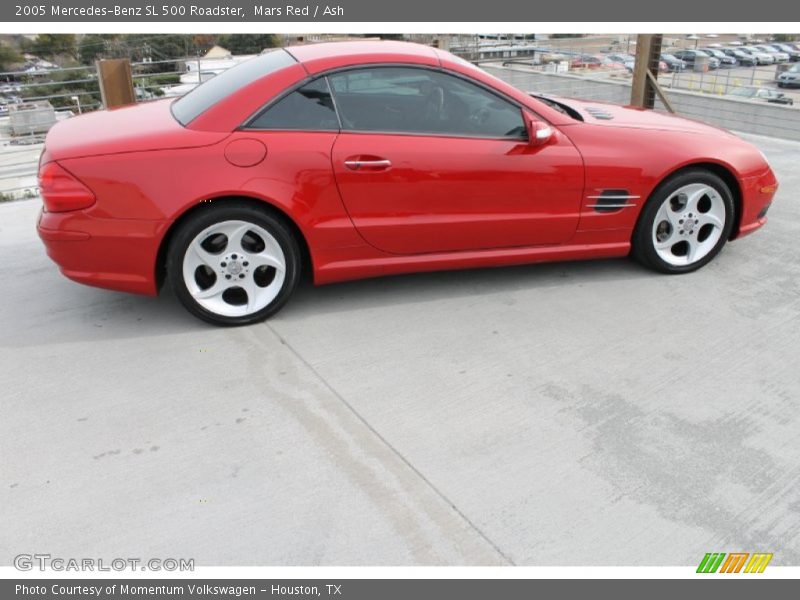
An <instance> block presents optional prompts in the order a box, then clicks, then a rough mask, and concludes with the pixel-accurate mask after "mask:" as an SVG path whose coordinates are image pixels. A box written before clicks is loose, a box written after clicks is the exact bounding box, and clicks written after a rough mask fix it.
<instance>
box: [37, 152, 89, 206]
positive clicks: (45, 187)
mask: <svg viewBox="0 0 800 600" xmlns="http://www.w3.org/2000/svg"><path fill="white" fill-rule="evenodd" d="M39 190H40V191H41V193H42V200H44V205H45V208H47V210H48V211H49V212H67V211H70V210H80V209H81V208H88V207H90V206H91V205H92V204H94V203H95V200H96V198H95V196H94V194H93V193H92V190H90V189H89V188H87V187H86V186H85V185H83V184H82V183H81V182H80V181H78V179H77V178H76V177H75V176H74V175H72V173H70V172H69V171H67V170H66V169H65V168H64V167H62V166H61V165H59V164H58V163H57V162H49V163H46V164H44V165H41V166H40V167H39Z"/></svg>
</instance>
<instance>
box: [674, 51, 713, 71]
mask: <svg viewBox="0 0 800 600" xmlns="http://www.w3.org/2000/svg"><path fill="white" fill-rule="evenodd" d="M673 54H674V55H675V56H676V57H677V58H679V59H681V60H682V61H683V62H685V63H686V64H687V65H689V66H691V67H694V65H695V62H696V61H697V59H698V58H704V59H708V68H709V69H718V68H719V59H718V58H714V57H713V56H711V55H709V54H706V53H705V52H703V51H702V50H678V51H677V52H673Z"/></svg>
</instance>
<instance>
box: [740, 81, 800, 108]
mask: <svg viewBox="0 0 800 600" xmlns="http://www.w3.org/2000/svg"><path fill="white" fill-rule="evenodd" d="M730 95H731V96H736V97H737V98H747V99H748V100H760V101H762V102H769V103H771V104H785V105H787V106H792V105H793V104H794V100H792V99H791V98H790V97H789V96H787V95H786V94H784V93H783V92H779V91H777V90H773V89H772V88H767V87H759V86H757V85H751V86H746V87H740V88H736V89H735V90H733V91H732V92H731V93H730Z"/></svg>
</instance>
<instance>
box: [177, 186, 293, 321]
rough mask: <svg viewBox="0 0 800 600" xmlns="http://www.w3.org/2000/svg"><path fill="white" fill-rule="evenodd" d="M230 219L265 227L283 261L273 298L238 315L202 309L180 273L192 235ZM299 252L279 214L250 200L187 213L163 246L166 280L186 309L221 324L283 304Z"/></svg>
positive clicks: (258, 316) (258, 317)
mask: <svg viewBox="0 0 800 600" xmlns="http://www.w3.org/2000/svg"><path fill="white" fill-rule="evenodd" d="M231 220H236V221H246V222H249V223H253V224H254V225H257V226H260V227H262V228H263V229H265V230H266V231H267V232H268V233H269V234H270V235H272V237H273V238H274V239H275V240H276V241H277V242H278V244H279V245H280V247H281V250H282V251H283V254H284V258H285V262H286V270H285V276H284V280H283V283H282V285H281V287H280V290H279V292H278V293H277V295H276V296H275V298H274V299H273V300H272V301H271V302H270V303H269V304H267V305H266V306H265V307H263V308H262V309H260V310H258V311H255V312H253V313H251V314H246V315H242V316H226V315H221V314H217V313H214V312H212V311H210V310H208V309H206V308H205V307H203V306H202V305H200V304H199V303H198V301H197V300H195V299H194V298H193V297H192V295H191V293H190V292H189V289H188V288H187V285H186V282H185V281H184V277H183V260H184V256H185V255H186V252H187V250H188V249H189V245H190V244H191V243H192V241H193V240H194V239H195V237H197V235H199V234H200V233H201V232H202V231H204V230H205V229H206V228H208V227H211V226H213V225H214V224H216V223H221V222H223V221H231ZM301 256H302V255H301V252H300V248H299V245H298V242H297V240H296V239H295V236H294V235H293V233H292V231H291V229H290V228H289V227H288V226H287V225H286V223H285V222H284V220H283V219H282V218H281V217H280V216H278V215H276V214H274V213H273V212H272V211H270V210H269V209H268V208H265V207H263V208H262V207H259V206H258V205H256V204H253V203H248V202H242V201H237V200H221V201H218V202H215V203H211V204H209V205H208V208H205V207H204V208H203V209H201V210H200V211H198V212H197V213H195V214H193V215H191V216H190V217H189V218H188V219H187V220H186V221H185V222H184V223H181V224H180V226H179V228H178V229H177V230H176V231H175V233H174V234H173V236H172V239H171V240H170V243H169V247H168V249H167V260H166V271H167V280H168V281H169V283H170V287H171V288H172V290H173V292H174V294H175V296H177V298H178V300H179V301H180V302H181V304H183V306H184V307H185V308H186V310H188V311H189V312H190V313H192V314H193V315H194V316H196V317H198V318H200V319H202V320H203V321H206V322H208V323H212V324H213V325H223V326H236V325H249V324H251V323H257V322H259V321H263V320H264V319H267V318H268V317H270V316H272V315H274V314H275V313H276V312H278V311H279V310H280V309H281V308H282V307H283V305H284V304H286V302H287V301H288V300H289V298H290V297H291V295H292V293H293V292H294V290H295V288H296V287H297V283H298V281H299V279H300V273H301V270H302V259H301Z"/></svg>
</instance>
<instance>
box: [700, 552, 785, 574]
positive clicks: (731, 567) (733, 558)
mask: <svg viewBox="0 0 800 600" xmlns="http://www.w3.org/2000/svg"><path fill="white" fill-rule="evenodd" d="M726 556H727V558H726ZM748 558H749V559H750V560H748ZM771 560H772V553H767V552H754V553H753V554H750V553H749V552H731V553H730V554H725V553H724V552H709V553H707V554H706V555H705V556H704V557H703V560H701V561H700V564H699V565H698V567H697V572H698V573H717V572H718V571H719V572H720V573H740V572H741V573H763V572H764V569H766V568H767V565H768V564H769V561H771ZM723 561H724V562H723ZM745 565H746V566H745ZM742 567H744V569H742Z"/></svg>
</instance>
